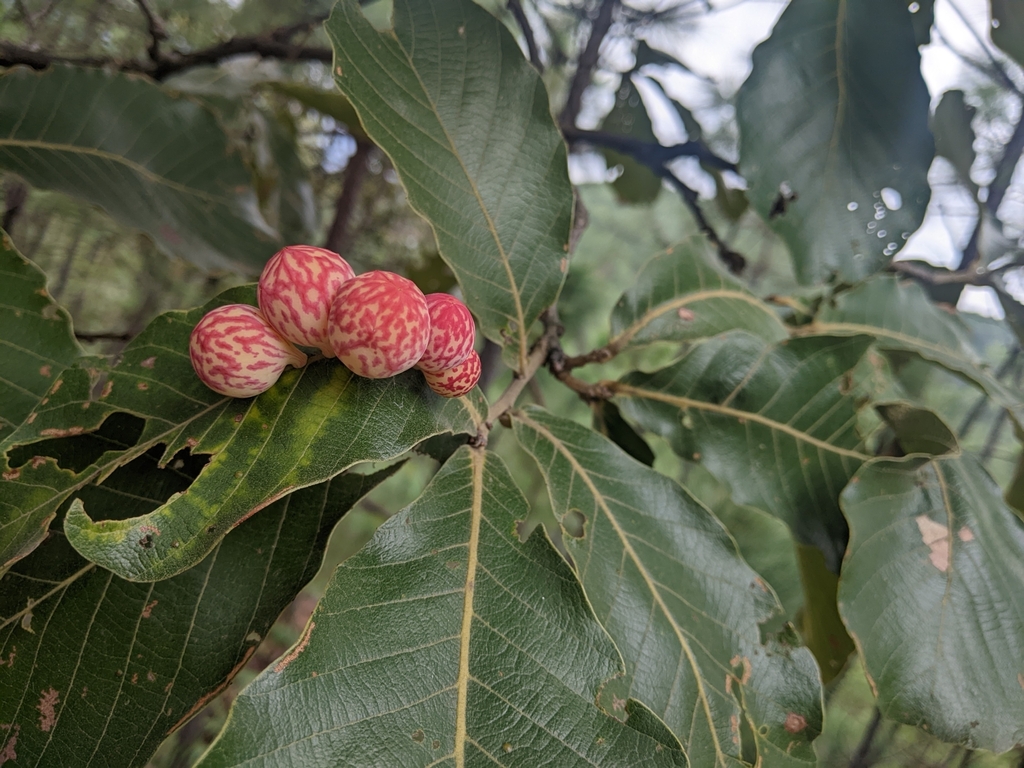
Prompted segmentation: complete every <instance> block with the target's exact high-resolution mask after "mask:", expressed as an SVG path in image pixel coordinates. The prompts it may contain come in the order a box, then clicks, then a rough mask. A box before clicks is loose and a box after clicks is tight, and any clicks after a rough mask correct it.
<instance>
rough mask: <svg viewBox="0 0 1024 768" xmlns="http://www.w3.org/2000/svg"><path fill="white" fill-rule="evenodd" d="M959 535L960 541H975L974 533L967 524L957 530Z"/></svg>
mask: <svg viewBox="0 0 1024 768" xmlns="http://www.w3.org/2000/svg"><path fill="white" fill-rule="evenodd" d="M956 535H957V537H958V538H959V539H960V541H974V533H972V532H971V529H970V528H968V527H967V526H966V525H965V526H964V527H963V528H961V529H960V530H959V531H957V532H956Z"/></svg>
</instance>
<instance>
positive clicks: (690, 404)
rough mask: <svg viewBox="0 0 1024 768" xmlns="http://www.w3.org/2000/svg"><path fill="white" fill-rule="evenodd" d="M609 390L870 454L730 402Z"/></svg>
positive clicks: (842, 452) (621, 387) (620, 386)
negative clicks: (755, 424) (752, 423)
mask: <svg viewBox="0 0 1024 768" xmlns="http://www.w3.org/2000/svg"><path fill="white" fill-rule="evenodd" d="M603 383H604V384H605V385H606V386H607V387H608V388H609V389H611V390H612V392H614V393H615V394H622V395H629V396H632V397H639V398H643V399H646V400H657V401H659V402H662V403H668V404H669V405H674V406H677V407H678V408H693V409H695V410H698V411H708V412H710V413H715V414H718V415H719V416H727V417H729V418H732V419H735V420H737V421H740V422H742V421H753V422H757V423H758V424H761V425H762V426H765V427H768V428H769V429H771V430H773V431H777V432H782V433H784V434H786V435H789V436H790V437H792V438H793V439H794V440H798V441H800V442H804V443H809V444H810V445H813V446H815V447H816V448H820V449H821V450H825V451H829V452H830V453H835V454H837V455H839V456H846V457H848V458H851V459H857V460H858V461H867V460H868V459H870V458H871V457H870V456H868V455H867V454H864V453H861V452H860V451H854V450H851V449H849V448H841V447H840V446H838V445H834V444H832V443H829V442H826V441H825V440H822V439H820V438H817V437H814V436H812V435H809V434H807V433H806V432H801V431H800V430H799V429H796V428H794V427H791V426H790V425H788V424H784V423H782V422H781V421H775V420H774V419H769V418H768V417H767V416H762V415H761V414H759V413H755V412H753V411H741V410H739V409H737V408H732V407H730V406H727V405H718V404H716V403H708V402H705V401H703V400H694V399H692V398H689V397H684V396H683V395H667V394H665V393H663V392H656V391H654V390H650V389H644V388H642V387H634V386H631V385H629V384H624V383H622V382H620V381H609V382H603Z"/></svg>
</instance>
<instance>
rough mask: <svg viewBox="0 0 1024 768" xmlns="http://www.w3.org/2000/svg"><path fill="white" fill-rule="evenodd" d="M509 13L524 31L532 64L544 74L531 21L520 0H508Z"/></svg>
mask: <svg viewBox="0 0 1024 768" xmlns="http://www.w3.org/2000/svg"><path fill="white" fill-rule="evenodd" d="M508 11H509V13H511V14H512V18H513V19H515V20H516V24H518V25H519V29H521V30H522V31H523V37H524V38H525V39H526V50H527V51H528V52H529V54H530V63H531V64H533V67H534V69H536V70H537V71H538V72H543V71H544V64H543V62H541V60H540V49H538V48H537V41H536V39H534V37H533V28H532V27H531V26H530V20H529V19H528V18H526V12H525V11H524V10H523V4H522V3H520V2H519V0H508Z"/></svg>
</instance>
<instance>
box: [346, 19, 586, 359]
mask: <svg viewBox="0 0 1024 768" xmlns="http://www.w3.org/2000/svg"><path fill="white" fill-rule="evenodd" d="M393 24H394V29H392V30H386V31H381V32H378V31H377V30H375V29H374V28H373V26H372V25H371V24H370V22H369V21H368V20H367V19H366V18H365V17H364V16H363V13H362V11H361V10H360V9H359V5H358V3H356V2H355V1H354V0H344V2H339V3H338V5H337V6H335V9H334V13H333V14H332V16H331V19H330V20H329V21H328V23H327V31H328V34H330V35H331V39H332V41H333V42H334V46H335V70H334V74H335V81H336V82H337V84H338V87H339V88H340V89H341V90H342V92H343V93H344V94H345V95H346V96H348V98H349V100H350V101H351V102H352V104H353V105H354V106H355V108H356V112H357V113H358V114H359V117H360V121H361V122H362V124H363V127H364V128H365V129H366V132H367V135H369V136H370V138H371V139H373V140H374V141H375V142H376V143H377V144H378V145H379V146H380V147H381V148H382V149H383V150H384V151H385V152H387V153H388V155H389V156H390V158H391V160H392V162H394V164H395V167H396V168H397V169H398V171H399V175H400V176H401V178H402V182H403V183H404V184H405V188H406V190H407V191H408V193H409V202H410V203H411V204H412V206H413V207H414V208H415V209H416V210H417V211H419V212H420V213H421V214H422V215H423V216H424V218H426V219H427V221H429V222H430V224H431V226H432V227H433V230H434V234H435V236H436V237H437V244H438V248H439V249H440V252H441V256H442V257H443V258H444V259H445V261H446V262H447V263H448V265H449V266H450V267H451V268H452V271H453V272H455V276H456V277H457V278H458V279H459V284H460V285H461V287H462V290H463V293H464V295H465V300H466V303H467V304H468V305H469V308H470V309H471V310H473V312H474V314H475V315H476V317H477V319H478V320H479V322H480V327H481V330H482V331H483V333H484V334H485V335H486V336H487V337H488V338H489V339H491V340H492V341H494V342H496V343H499V344H504V343H507V344H509V345H510V346H511V348H512V351H513V353H514V355H515V359H516V360H517V363H518V367H519V368H520V369H522V368H524V367H525V365H526V355H527V350H528V346H529V334H530V326H531V325H532V324H533V321H534V320H535V319H536V318H537V316H538V315H539V314H540V313H541V311H542V310H543V309H544V308H545V307H547V306H548V305H549V304H551V302H552V301H554V299H555V297H556V296H557V295H558V290H559V288H560V287H561V284H562V280H563V279H564V276H565V272H566V269H567V266H568V254H567V250H568V241H569V227H570V223H571V218H572V190H571V188H570V186H569V175H568V172H567V169H566V161H565V151H566V150H565V143H564V142H563V141H562V140H561V138H560V137H559V135H558V131H557V130H556V129H555V126H554V124H553V122H552V120H551V113H550V109H549V106H548V99H547V93H546V92H545V90H544V86H543V84H542V82H541V80H540V77H539V76H538V75H537V73H536V71H535V70H534V69H533V68H532V67H530V65H529V64H528V63H527V62H526V61H525V60H524V59H523V57H522V55H521V53H520V51H519V46H518V45H517V44H516V42H515V40H514V39H513V38H512V36H511V34H509V32H508V30H507V29H505V27H504V26H503V25H502V24H501V23H500V22H499V21H498V20H497V19H495V18H494V17H492V16H490V15H489V14H487V13H486V12H485V11H483V10H482V9H480V8H479V7H478V6H476V5H475V4H474V3H472V2H471V1H470V0H458V2H450V3H445V4H444V5H442V6H436V7H435V6H432V5H431V4H429V3H426V4H425V3H419V2H414V0H397V2H395V10H394V19H393ZM453 50H454V51H460V53H459V55H458V58H457V62H458V63H457V66H456V68H455V69H450V67H451V64H452V63H453V61H452V59H451V56H452V53H451V51H453ZM499 97H500V98H499ZM441 190H443V194H442V193H441Z"/></svg>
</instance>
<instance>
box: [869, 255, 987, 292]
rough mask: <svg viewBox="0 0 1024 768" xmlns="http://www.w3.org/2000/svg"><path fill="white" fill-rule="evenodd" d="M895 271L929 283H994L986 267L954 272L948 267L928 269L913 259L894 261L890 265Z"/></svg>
mask: <svg viewBox="0 0 1024 768" xmlns="http://www.w3.org/2000/svg"><path fill="white" fill-rule="evenodd" d="M889 269H891V270H892V271H893V272H900V273H902V274H904V275H908V276H909V277H913V278H915V279H917V280H920V281H922V282H925V283H928V284H929V285H955V284H961V285H987V286H991V285H992V278H991V277H990V273H989V272H988V271H986V270H985V269H984V268H978V269H965V270H962V271H959V272H953V271H951V270H948V269H942V268H941V267H940V268H936V269H928V267H922V266H921V265H920V264H914V263H913V262H911V261H894V262H892V263H891V264H890V265H889Z"/></svg>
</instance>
